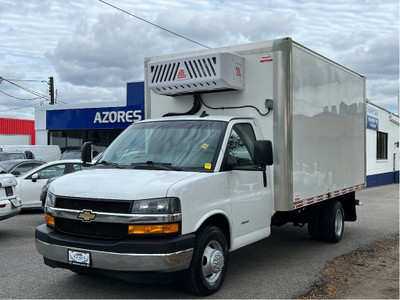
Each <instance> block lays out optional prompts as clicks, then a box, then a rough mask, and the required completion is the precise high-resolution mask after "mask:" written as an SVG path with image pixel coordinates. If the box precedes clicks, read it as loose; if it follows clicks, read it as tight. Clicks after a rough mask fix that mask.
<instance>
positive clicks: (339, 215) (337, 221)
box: [335, 209, 343, 236]
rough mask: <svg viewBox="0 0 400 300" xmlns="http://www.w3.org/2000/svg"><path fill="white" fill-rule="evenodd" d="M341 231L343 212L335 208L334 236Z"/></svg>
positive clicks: (340, 233) (339, 234) (338, 234)
mask: <svg viewBox="0 0 400 300" xmlns="http://www.w3.org/2000/svg"><path fill="white" fill-rule="evenodd" d="M342 231H343V214H342V211H341V210H340V209H338V210H336V218H335V233H336V236H341V235H342Z"/></svg>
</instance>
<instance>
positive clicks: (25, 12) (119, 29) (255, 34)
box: [0, 0, 399, 119]
mask: <svg viewBox="0 0 400 300" xmlns="http://www.w3.org/2000/svg"><path fill="white" fill-rule="evenodd" d="M107 2H109V3H111V4H113V5H115V6H118V7H120V8H122V9H124V10H127V11H129V12H131V13H133V14H135V15H138V16H140V17H141V18H144V19H146V20H148V21H151V22H153V23H156V24H158V25H160V26H163V27H166V28H168V29H170V30H172V31H174V32H177V33H179V34H182V35H184V36H187V37H189V38H191V39H194V40H196V41H198V42H200V43H202V44H205V45H207V46H209V47H220V46H228V45H235V44H241V43H248V42H256V41H261V40H270V39H275V38H281V37H285V36H290V37H292V38H293V39H294V40H295V41H297V42H299V43H301V44H303V45H304V46H306V47H308V48H311V49H313V50H315V51H317V52H319V53H321V54H322V55H324V56H326V57H328V58H330V59H333V60H335V61H337V62H339V63H340V64H343V65H344V66H346V67H348V68H350V69H352V70H354V71H356V72H358V73H360V74H362V75H364V76H366V77H367V98H368V99H370V100H371V101H373V102H374V103H376V104H377V105H380V106H382V107H384V108H386V109H388V110H392V111H395V110H397V109H398V106H397V105H398V102H397V99H398V91H399V2H398V1H397V0H350V1H344V0H335V1H334V0H332V1H331V0H320V1H305V0H303V1H295V0H280V1H278V0H269V1H268V0H267V1H257V0H246V1H239V0H232V1H231V0H226V1H211V0H209V1H201V0H197V1H194V0H180V1H174V0H171V1H161V0H148V1H136V0H109V1H107ZM198 49H202V48H201V46H199V45H196V44H194V43H190V42H188V41H186V40H184V39H180V38H177V37H176V36H174V35H171V34H169V33H167V32H165V31H162V30H160V29H158V28H156V27H153V26H151V25H149V24H147V23H145V22H143V21H140V20H138V19H136V18H133V17H130V16H128V15H126V14H123V13H121V12H119V11H117V10H115V9H113V8H111V7H109V6H107V5H105V4H104V3H101V2H100V1H98V0H86V1H80V0H68V1H53V0H30V1H23V0H2V1H1V2H0V77H3V78H5V79H13V80H35V81H18V82H17V81H14V82H17V83H18V84H19V85H21V86H23V87H26V88H29V89H30V90H33V91H36V92H39V93H40V94H43V95H48V91H47V90H48V85H47V83H46V82H45V81H47V80H48V77H49V76H53V77H54V82H55V88H56V89H57V100H58V101H59V103H68V104H72V103H78V102H99V101H103V102H114V101H115V102H121V103H122V102H124V101H125V94H126V90H125V87H126V83H127V82H132V81H139V80H143V63H144V58H145V57H149V56H154V55H162V54H168V53H174V52H185V51H190V50H198ZM4 93H6V94H7V95H6V94H4ZM10 95H11V96H13V97H17V98H20V99H32V98H35V96H34V95H32V94H30V93H27V92H26V91H24V90H23V89H21V88H18V87H16V86H14V85H12V84H10V83H9V82H7V81H2V82H1V83H0V117H13V118H14V117H15V118H26V119H33V111H34V109H33V107H34V106H35V105H40V104H41V103H42V104H46V103H47V101H45V99H44V98H40V99H35V100H20V99H19V100H18V99H15V98H13V97H11V96H10ZM27 106H28V107H27Z"/></svg>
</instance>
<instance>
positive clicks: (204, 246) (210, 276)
mask: <svg viewBox="0 0 400 300" xmlns="http://www.w3.org/2000/svg"><path fill="white" fill-rule="evenodd" d="M227 267H228V243H227V242H226V238H225V236H224V234H223V233H222V231H221V230H220V229H219V228H218V227H215V226H204V227H203V228H201V229H200V231H199V234H198V236H197V238H196V243H195V248H194V252H193V257H192V261H191V263H190V267H189V269H188V270H187V271H186V276H185V287H186V289H187V290H188V291H189V292H191V293H194V294H197V295H201V296H207V295H211V294H213V293H215V292H216V291H218V290H219V288H220V287H221V285H222V283H223V281H224V279H225V275H226V270H227Z"/></svg>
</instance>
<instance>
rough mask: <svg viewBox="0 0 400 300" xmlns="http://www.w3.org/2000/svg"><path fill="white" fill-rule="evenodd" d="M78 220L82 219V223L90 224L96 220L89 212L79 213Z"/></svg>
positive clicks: (94, 215)
mask: <svg viewBox="0 0 400 300" xmlns="http://www.w3.org/2000/svg"><path fill="white" fill-rule="evenodd" d="M78 218H79V219H82V221H83V222H91V221H93V220H94V219H95V218H96V214H94V213H92V211H91V210H84V211H83V212H81V213H79V215H78Z"/></svg>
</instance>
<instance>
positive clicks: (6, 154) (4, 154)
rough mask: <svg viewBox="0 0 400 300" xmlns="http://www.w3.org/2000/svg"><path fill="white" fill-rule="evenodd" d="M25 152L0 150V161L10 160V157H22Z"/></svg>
mask: <svg viewBox="0 0 400 300" xmlns="http://www.w3.org/2000/svg"><path fill="white" fill-rule="evenodd" d="M24 158H26V157H25V153H14V152H1V151H0V161H4V160H12V159H24Z"/></svg>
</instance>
